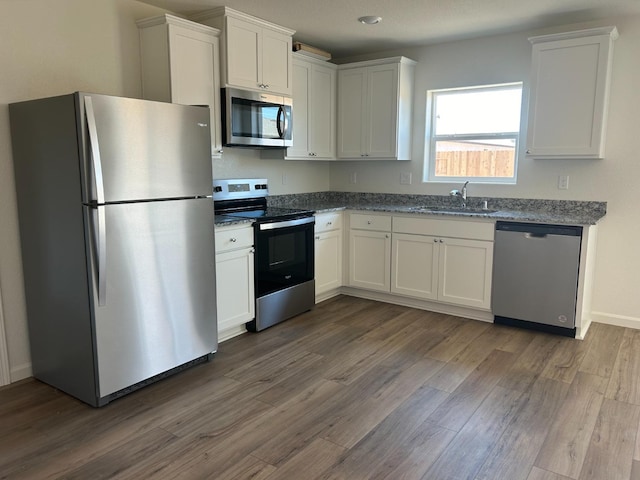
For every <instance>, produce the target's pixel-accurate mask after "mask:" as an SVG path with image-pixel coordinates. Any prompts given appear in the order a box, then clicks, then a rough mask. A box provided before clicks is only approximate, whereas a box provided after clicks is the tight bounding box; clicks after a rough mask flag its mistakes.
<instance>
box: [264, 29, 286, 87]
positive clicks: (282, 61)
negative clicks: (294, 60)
mask: <svg viewBox="0 0 640 480" xmlns="http://www.w3.org/2000/svg"><path fill="white" fill-rule="evenodd" d="M291 49H292V39H291V37H290V36H288V35H284V34H282V33H278V32H274V31H272V30H269V29H267V28H263V29H262V49H261V50H262V52H261V54H262V59H261V61H260V63H261V65H262V75H261V83H262V85H264V87H263V88H264V89H265V90H268V91H269V92H270V93H281V94H283V95H291V91H292V88H291V83H292V72H291V70H292V68H291Z"/></svg>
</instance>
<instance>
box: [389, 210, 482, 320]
mask: <svg viewBox="0 0 640 480" xmlns="http://www.w3.org/2000/svg"><path fill="white" fill-rule="evenodd" d="M493 230H494V225H493V223H481V222H472V221H455V220H434V219H410V218H402V217H394V222H393V242H392V243H393V245H392V250H393V256H392V267H391V272H392V275H391V292H392V293H397V294H401V295H407V296H411V297H416V298H422V299H426V300H435V301H439V302H446V303H450V304H455V305H460V306H465V307H471V308H477V309H482V310H489V309H490V308H491V273H492V268H493ZM405 232H406V233H405ZM425 233H430V234H432V235H428V234H427V235H425ZM439 234H442V235H439ZM446 235H456V236H457V237H459V236H462V237H468V238H454V237H451V236H446ZM469 237H470V238H469Z"/></svg>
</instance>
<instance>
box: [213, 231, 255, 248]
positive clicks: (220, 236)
mask: <svg viewBox="0 0 640 480" xmlns="http://www.w3.org/2000/svg"><path fill="white" fill-rule="evenodd" d="M252 245H253V227H251V226H242V227H240V228H237V227H235V228H234V227H222V228H216V253H220V252H226V251H229V250H236V249H238V248H246V247H251V246H252Z"/></svg>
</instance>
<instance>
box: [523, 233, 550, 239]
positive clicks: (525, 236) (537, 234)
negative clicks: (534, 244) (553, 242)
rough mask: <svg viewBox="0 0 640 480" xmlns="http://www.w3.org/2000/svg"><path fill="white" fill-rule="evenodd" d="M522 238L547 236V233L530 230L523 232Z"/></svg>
mask: <svg viewBox="0 0 640 480" xmlns="http://www.w3.org/2000/svg"><path fill="white" fill-rule="evenodd" d="M524 238H532V239H536V238H547V234H546V233H532V232H526V233H525V234H524Z"/></svg>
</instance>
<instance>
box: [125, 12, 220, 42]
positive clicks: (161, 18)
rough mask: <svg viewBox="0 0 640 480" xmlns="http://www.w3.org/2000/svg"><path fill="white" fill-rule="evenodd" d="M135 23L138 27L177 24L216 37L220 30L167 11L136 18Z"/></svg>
mask: <svg viewBox="0 0 640 480" xmlns="http://www.w3.org/2000/svg"><path fill="white" fill-rule="evenodd" d="M136 25H138V28H147V27H153V26H156V25H177V26H180V27H185V28H189V29H191V30H194V31H198V32H202V33H207V34H209V35H214V36H216V37H219V36H220V30H218V29H217V28H214V27H209V26H207V25H202V24H201V23H196V22H192V21H191V20H187V19H185V18H181V17H176V16H175V15H171V14H169V13H165V14H162V15H157V16H155V17H150V18H143V19H141V20H137V21H136Z"/></svg>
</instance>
